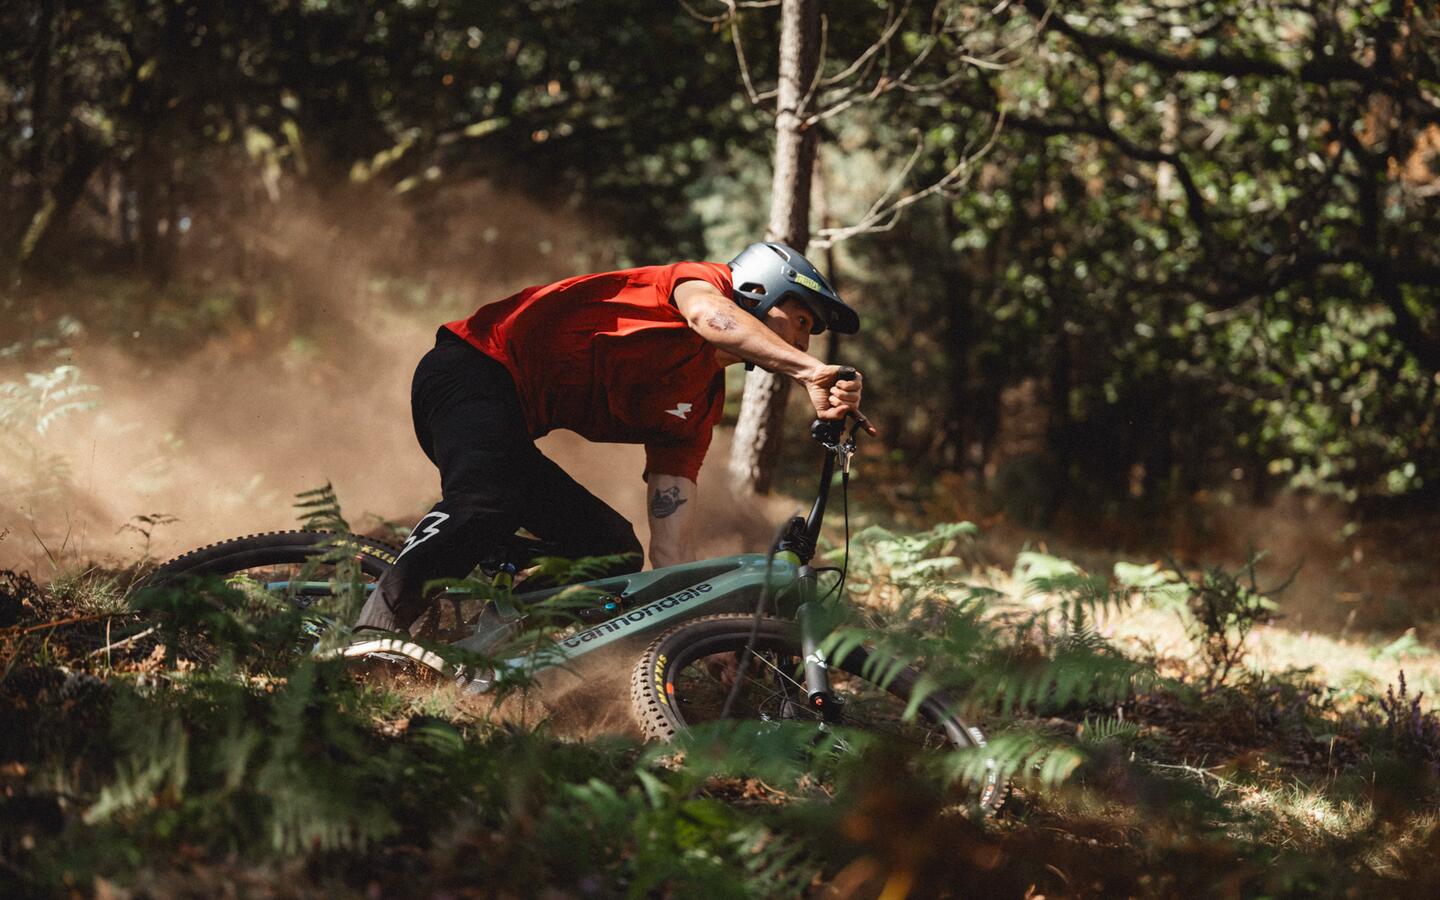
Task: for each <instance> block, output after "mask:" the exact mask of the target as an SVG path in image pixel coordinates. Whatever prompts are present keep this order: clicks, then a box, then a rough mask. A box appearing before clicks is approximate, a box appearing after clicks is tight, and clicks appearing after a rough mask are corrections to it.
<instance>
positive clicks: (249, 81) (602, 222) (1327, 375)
mask: <svg viewBox="0 0 1440 900" xmlns="http://www.w3.org/2000/svg"><path fill="white" fill-rule="evenodd" d="M824 13H825V29H824V38H823V42H824V62H823V63H822V66H821V77H820V78H819V79H818V80H817V84H816V90H817V91H829V92H830V93H829V94H827V99H828V101H829V102H828V104H827V105H826V107H825V109H826V112H825V114H824V115H823V116H816V117H815V118H816V121H814V122H813V123H811V127H813V128H815V129H818V130H819V133H820V151H819V152H820V161H819V166H818V175H817V178H816V185H815V187H816V190H815V198H816V199H815V204H814V206H815V210H814V216H813V217H812V218H813V219H814V223H813V224H814V231H815V233H816V235H817V243H816V244H812V255H815V256H818V257H819V258H820V259H821V260H822V261H823V262H824V263H825V264H827V265H828V267H829V268H831V269H832V270H833V272H834V275H835V280H836V281H837V283H838V284H839V286H840V287H841V289H842V291H843V292H845V293H846V294H847V296H849V297H851V298H852V299H853V302H854V303H855V305H856V306H857V307H858V308H859V309H860V311H861V314H862V318H863V320H864V323H865V327H864V330H863V332H862V335H861V336H859V337H858V338H855V339H849V340H846V341H845V342H844V344H843V345H841V346H838V347H832V348H831V349H832V350H833V351H834V352H835V353H836V354H838V356H840V357H843V358H844V359H846V360H848V361H852V362H855V363H856V364H858V365H860V366H861V367H862V368H864V369H865V370H866V372H867V377H868V384H869V386H870V389H871V390H870V395H871V397H873V400H872V401H871V404H870V406H871V410H872V415H874V416H875V417H876V418H877V421H878V422H879V423H880V425H881V426H882V428H883V429H884V433H885V444H884V451H885V455H884V459H885V460H886V461H888V462H889V463H892V464H893V467H892V468H889V469H885V470H883V471H885V472H886V473H887V474H886V477H885V478H883V479H877V480H888V481H890V482H891V484H890V485H888V487H887V489H888V490H889V492H890V498H889V499H890V500H891V502H892V504H894V505H897V506H898V508H899V509H900V510H901V511H902V512H903V511H905V510H910V511H911V512H913V513H915V515H920V514H921V512H922V511H924V510H926V509H927V508H929V507H930V506H933V505H934V504H935V503H939V504H941V505H944V504H946V503H950V504H952V505H955V504H958V505H960V506H961V507H962V511H963V512H964V513H965V514H968V515H972V516H973V515H979V514H984V515H989V516H991V517H992V518H998V519H1000V520H1004V521H1006V522H1011V523H1015V524H1018V525H1022V526H1028V527H1035V528H1041V529H1045V528H1056V527H1068V528H1069V529H1070V530H1072V531H1074V532H1078V533H1089V534H1098V535H1099V536H1100V538H1101V540H1103V541H1110V542H1112V543H1116V544H1122V545H1123V544H1141V545H1145V544H1147V543H1156V541H1155V539H1156V538H1157V536H1158V538H1159V541H1158V542H1159V543H1163V542H1165V541H1170V542H1172V543H1177V544H1180V545H1186V544H1187V543H1189V544H1198V543H1203V542H1204V540H1205V539H1206V538H1205V535H1206V533H1207V527H1210V526H1213V525H1214V523H1215V522H1216V521H1218V520H1217V519H1216V518H1215V516H1216V515H1218V514H1219V513H1217V511H1223V510H1225V509H1227V508H1231V507H1233V506H1234V505H1236V504H1240V505H1242V506H1243V505H1248V504H1266V503H1269V502H1271V501H1272V500H1274V499H1275V498H1276V497H1277V495H1279V494H1280V493H1292V494H1293V493H1295V492H1299V495H1300V496H1305V497H1312V498H1313V497H1324V498H1330V500H1331V501H1332V502H1331V504H1330V506H1329V507H1328V508H1329V509H1331V510H1338V512H1337V513H1335V516H1336V518H1335V519H1334V521H1333V526H1334V527H1333V528H1331V531H1332V532H1333V534H1332V535H1330V537H1332V538H1333V540H1332V541H1331V543H1332V544H1334V546H1333V547H1332V548H1331V549H1332V550H1333V552H1334V554H1335V555H1336V556H1338V557H1345V556H1346V554H1350V555H1352V556H1354V559H1355V561H1359V560H1360V559H1361V558H1362V556H1363V554H1356V553H1351V551H1352V550H1355V549H1356V548H1358V547H1359V545H1358V544H1354V541H1355V540H1358V537H1357V535H1359V534H1360V532H1358V531H1357V528H1358V527H1359V526H1358V524H1357V523H1362V522H1365V521H1374V520H1378V519H1391V520H1393V518H1394V517H1395V516H1401V517H1402V518H1401V519H1400V520H1399V521H1402V522H1403V521H1410V522H1414V521H1418V520H1417V519H1414V518H1409V519H1407V518H1404V517H1413V516H1415V515H1417V514H1421V513H1424V512H1426V511H1427V510H1429V509H1431V508H1433V506H1434V502H1435V500H1436V498H1437V497H1440V436H1437V433H1436V418H1437V410H1440V403H1437V391H1440V312H1437V304H1436V294H1437V290H1440V288H1437V285H1440V277H1437V276H1440V245H1437V241H1436V240H1435V238H1434V235H1435V234H1436V233H1437V221H1436V219H1437V209H1440V202H1437V199H1436V197H1437V193H1440V174H1437V173H1440V100H1437V87H1436V84H1437V82H1436V79H1437V58H1440V49H1437V48H1440V41H1437V40H1436V37H1437V22H1436V20H1435V18H1434V14H1433V10H1432V9H1431V7H1430V5H1429V4H1424V3H1413V2H1397V3H1361V2H1323V3H1319V2H1317V3H1307V4H1299V5H1297V4H1292V3H1269V2H1260V3H1253V4H1246V5H1245V6H1244V8H1243V9H1242V8H1235V7H1234V6H1233V5H1231V4H1221V3H1205V2H1200V3H1193V4H1187V5H1183V6H1175V7H1171V6H1165V5H1154V4H1144V3H1121V2H1117V3H1110V2H1107V3H1100V4H1085V5H1084V6H1083V8H1081V7H1071V6H1069V5H1066V4H1060V5H1056V6H1053V7H1052V6H1049V5H1047V4H1045V3H1043V2H1039V0H1033V2H1025V3H1019V2H1006V3H1001V4H999V5H997V6H986V5H979V4H969V3H892V4H876V3H862V2H836V3H827V4H825V6H824ZM776 33H777V29H776V25H775V16H774V14H773V10H771V9H769V8H768V6H767V5H766V4H763V3H762V4H739V5H738V6H737V5H734V4H732V5H729V6H727V5H725V4H709V5H708V6H707V5H704V4H701V5H695V6H689V5H683V4H682V5H676V6H672V5H670V4H644V5H638V6H637V5H636V4H630V3H618V2H591V3H583V4H580V3H565V2H528V3H513V4H503V5H496V4H489V3H445V4H439V3H376V2H305V3H296V2H262V3H184V2H153V3H142V4H110V3H104V4H71V3H64V2H59V0H55V2H45V0H40V2H30V3H24V4H15V5H11V6H9V7H7V9H6V10H5V11H4V12H3V13H0V34H3V38H0V40H3V42H4V43H3V45H0V137H3V142H0V258H3V261H4V266H5V271H6V273H7V274H6V280H5V284H4V289H3V294H0V303H3V322H4V324H3V328H4V329H5V332H6V334H5V335H4V340H3V342H0V343H3V353H4V356H5V360H4V362H5V364H6V366H7V370H8V371H10V372H11V373H12V375H11V376H8V377H12V378H13V379H14V380H12V381H11V382H10V383H9V385H8V386H7V391H8V393H7V395H6V400H5V403H6V404H7V405H6V407H5V410H6V411H5V422H6V426H7V428H8V429H9V430H10V434H9V435H8V436H7V437H8V438H9V440H8V446H7V452H8V453H10V454H11V458H10V459H7V468H8V469H9V474H7V476H6V479H7V484H6V489H7V492H8V493H9V494H10V495H11V502H10V503H8V504H7V505H8V506H12V507H21V508H24V507H25V504H26V503H27V502H28V503H29V504H30V506H29V508H31V509H33V508H35V507H36V506H39V505H43V500H41V498H43V497H46V496H49V497H54V496H56V495H55V493H54V490H55V489H56V488H57V484H56V483H55V481H56V478H55V476H54V474H53V473H54V472H56V471H61V472H62V474H63V469H62V470H57V469H56V468H55V466H54V464H55V463H58V462H62V461H61V460H57V459H55V458H54V457H53V456H51V455H47V454H46V452H45V449H44V445H45V433H46V431H47V429H48V428H51V427H59V426H58V423H59V422H60V421H61V420H62V419H64V418H66V417H67V416H71V415H78V414H89V413H90V412H91V411H93V409H101V410H103V409H104V404H105V402H106V401H105V399H104V396H103V392H102V393H101V394H95V393H93V392H91V391H89V390H88V388H89V386H90V384H89V381H88V380H87V378H86V368H85V365H84V364H83V360H79V362H80V363H81V364H80V365H78V366H76V365H73V364H74V363H76V362H77V358H76V357H75V355H74V350H75V348H76V347H81V346H83V347H88V348H92V353H93V352H94V351H95V348H102V347H103V348H108V349H109V350H111V351H114V353H117V354H120V355H123V356H125V357H127V358H129V359H138V360H141V361H143V367H142V368H139V369H135V370H134V371H135V372H136V373H137V374H136V377H137V379H155V381H156V383H160V384H164V383H166V382H165V373H166V372H171V373H174V372H183V371H184V368H183V367H184V366H186V365H187V363H193V362H196V361H199V360H209V361H210V362H211V363H214V360H215V358H216V355H217V353H219V354H221V355H224V354H230V355H232V356H233V355H239V356H242V357H243V356H244V355H245V354H246V353H251V354H253V353H255V352H258V350H257V349H256V348H260V349H266V348H268V349H277V348H278V349H281V350H286V351H287V352H288V351H294V350H295V349H296V348H297V347H298V348H300V349H302V350H306V351H307V352H309V353H311V354H312V356H318V357H320V358H327V357H343V356H346V355H354V354H356V353H358V352H359V348H362V347H369V346H370V345H366V344H363V343H361V336H362V335H365V333H366V332H367V331H371V328H370V326H371V325H373V323H375V322H380V321H393V320H392V319H384V318H383V317H384V315H386V314H390V313H398V314H401V315H403V316H406V317H408V319H409V320H410V321H414V322H421V323H424V325H425V327H429V326H430V325H432V324H434V323H436V322H438V321H443V320H444V318H446V317H449V316H451V315H459V314H462V313H464V312H466V311H468V310H469V309H470V308H473V306H474V305H476V304H478V303H479V302H484V301H485V300H488V299H493V298H494V297H498V296H501V295H503V294H504V293H507V292H508V291H509V290H512V289H514V288H515V287H518V286H520V285H522V284H526V283H533V282H537V281H542V280H546V279H549V278H553V277H560V276H563V275H566V274H571V273H574V272H577V271H584V270H598V269H602V268H607V267H619V266H626V265H636V264H648V263H658V262H664V261H667V260H673V259H676V258H712V259H726V258H728V257H729V255H730V254H732V253H734V252H735V251H736V250H738V248H740V247H741V246H743V245H744V244H745V243H746V242H748V241H750V240H752V239H754V238H756V237H758V236H759V235H760V234H761V233H762V232H763V224H764V222H765V216H766V206H767V203H766V196H767V185H768V182H769V159H770V146H771V142H772V140H773V133H772V132H773V116H774V110H773V108H771V106H772V105H773V97H771V96H768V95H767V94H766V86H767V85H769V84H771V83H773V76H774V67H775V60H776V57H777V48H776V46H775V42H776V39H777V38H776ZM737 49H738V50H739V53H737ZM742 63H743V65H742ZM897 201H899V208H896V206H895V204H896V202H897ZM877 210H879V211H880V213H881V214H880V215H876V214H875V213H876V211H877ZM857 224H859V225H862V226H868V227H851V226H855V225H857ZM841 238H844V239H843V240H841ZM368 336H369V337H370V338H371V339H372V340H373V339H374V338H375V337H376V335H375V334H373V333H370V334H369V335H368ZM217 348H225V349H223V350H221V349H217ZM236 348H240V349H236ZM317 348H318V349H317ZM367 352H372V355H377V354H375V353H374V352H373V351H367ZM378 355H383V350H382V351H381V353H380V354H378ZM402 355H403V354H402ZM408 364H409V360H408V358H407V359H401V360H398V361H397V362H396V363H395V365H394V371H393V372H391V371H388V370H387V371H385V372H384V377H387V378H389V379H391V380H397V379H398V380H403V378H404V377H405V376H404V374H403V370H404V369H405V368H407V367H408ZM372 370H373V369H372ZM21 373H29V374H28V375H22V374H21ZM375 377H376V379H379V378H380V377H381V375H380V374H379V373H378V371H377V375H376V376H375ZM177 380H181V379H177ZM236 380H237V381H243V376H237V379H236ZM170 384H172V386H173V384H174V381H172V382H170ZM354 389H355V390H364V389H365V388H363V387H356V388H354ZM298 427H303V426H301V425H299V424H297V423H293V422H292V423H287V424H286V425H285V428H284V430H286V431H294V430H295V429H296V428H298ZM364 427H366V428H368V429H371V430H372V431H376V430H378V429H376V428H375V423H365V425H364ZM392 430H397V431H401V432H403V431H404V428H403V427H397V428H396V429H392ZM166 437H167V435H158V436H157V435H148V436H146V439H147V440H151V441H154V440H156V439H159V440H161V441H162V442H163V440H164V439H165V438H166ZM168 437H169V438H170V439H171V440H172V443H173V444H174V447H175V448H181V449H177V450H176V452H183V441H181V440H180V439H179V438H177V436H176V435H173V434H172V435H168ZM181 437H183V435H182V436H181ZM401 438H402V441H401V442H399V443H396V444H395V445H394V448H395V450H396V451H397V452H399V451H400V450H401V448H403V446H404V443H403V438H404V435H401ZM389 449H390V448H389V445H387V451H388V450H389ZM42 461H43V462H44V463H45V465H41V462H42ZM72 462H73V461H72ZM39 469H44V472H45V473H48V474H44V475H43V476H42V475H41V474H40V472H39V471H38V470H39ZM46 492H49V493H46ZM26 497H28V498H29V499H28V500H26V499H25V498H26ZM17 498H19V499H17ZM418 502H422V501H417V503H418ZM1288 508H1289V509H1290V510H1292V511H1293V513H1287V514H1286V517H1287V518H1293V517H1294V516H1304V515H1306V513H1304V512H1300V510H1301V509H1302V508H1303V509H1309V510H1311V511H1312V512H1313V510H1314V507H1313V505H1312V506H1310V507H1302V506H1300V505H1292V506H1290V507H1288ZM154 511H155V510H142V509H135V510H131V511H130V512H131V513H142V512H154ZM388 512H390V513H391V514H394V513H395V511H394V510H390V511H388ZM1325 521H1326V525H1327V527H1329V526H1330V525H1331V524H1332V521H1331V519H1330V518H1326V520H1325ZM1347 522H1348V523H1350V524H1348V525H1347V524H1346V523H1347ZM1207 523H1209V524H1208V526H1207ZM1097 529H1098V531H1097ZM1210 530H1211V531H1213V530H1214V529H1213V527H1210ZM1400 533H1403V534H1404V535H1405V540H1408V541H1413V540H1419V539H1420V538H1419V537H1417V536H1415V535H1413V534H1411V529H1409V528H1403V527H1402V528H1401V532H1400ZM1346 541H1351V543H1352V544H1354V546H1353V547H1352V546H1351V545H1347V544H1346ZM1388 542H1389V541H1380V543H1388ZM1406 546H1407V547H1408V546H1410V545H1409V544H1407V545H1406Z"/></svg>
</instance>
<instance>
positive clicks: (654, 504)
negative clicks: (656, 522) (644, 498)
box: [650, 487, 687, 519]
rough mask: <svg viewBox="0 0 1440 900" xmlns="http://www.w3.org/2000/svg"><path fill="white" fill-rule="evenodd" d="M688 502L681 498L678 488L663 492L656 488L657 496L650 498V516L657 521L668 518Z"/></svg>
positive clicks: (667, 489)
mask: <svg viewBox="0 0 1440 900" xmlns="http://www.w3.org/2000/svg"><path fill="white" fill-rule="evenodd" d="M686 502H687V501H686V500H685V498H684V497H681V496H680V489H679V488H678V487H672V488H666V489H665V490H663V491H662V490H660V489H659V488H656V489H655V494H654V495H653V496H652V497H651V498H650V515H652V516H654V517H655V518H657V519H664V518H667V517H668V516H671V515H673V514H674V513H675V510H677V509H679V508H680V507H681V505H682V504H684V503H686Z"/></svg>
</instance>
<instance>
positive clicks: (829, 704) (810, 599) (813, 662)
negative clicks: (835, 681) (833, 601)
mask: <svg viewBox="0 0 1440 900" xmlns="http://www.w3.org/2000/svg"><path fill="white" fill-rule="evenodd" d="M817 581H818V576H817V575H816V574H815V569H814V567H813V566H811V565H809V564H808V563H807V564H805V565H803V566H801V567H800V573H799V577H798V579H797V582H798V583H797V587H798V589H799V592H800V607H799V609H797V610H796V611H795V617H796V619H798V620H799V622H800V652H802V653H803V654H805V703H806V705H807V706H809V707H810V708H811V709H812V710H814V711H815V712H818V713H819V714H820V717H821V718H822V719H824V720H825V721H826V722H837V721H839V720H840V717H841V713H842V709H841V707H842V706H843V705H844V701H842V700H841V699H840V698H839V697H837V696H836V695H835V692H834V691H832V690H831V689H830V663H829V661H828V660H826V659H825V654H824V653H823V652H821V650H820V643H821V642H822V641H823V640H824V639H825V637H826V634H827V632H825V631H823V630H822V627H823V623H824V622H825V619H826V617H825V616H823V615H821V610H820V607H819V601H817V600H816V599H815V595H816V590H815V587H816V583H817Z"/></svg>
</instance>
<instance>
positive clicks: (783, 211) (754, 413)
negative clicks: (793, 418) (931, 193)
mask: <svg viewBox="0 0 1440 900" xmlns="http://www.w3.org/2000/svg"><path fill="white" fill-rule="evenodd" d="M819 38H820V6H819V3H818V0H784V2H783V3H782V5H781V8H780V83H779V85H778V89H779V90H778V94H777V96H776V106H777V114H776V117H775V175H774V181H773V182H772V183H771V192H770V226H769V228H768V229H767V234H766V237H767V238H768V239H769V240H772V241H781V242H783V243H786V244H789V245H790V246H792V247H794V248H795V249H796V250H799V251H800V252H802V253H803V252H804V251H805V245H806V244H808V243H809V242H810V179H811V175H812V173H813V171H814V168H815V137H816V136H815V130H814V129H811V128H805V127H804V121H805V118H806V116H807V115H809V112H810V110H809V104H810V98H808V97H807V96H806V93H807V92H808V91H809V89H810V86H811V84H812V83H813V82H814V79H815V67H816V66H817V65H818V64H819V59H820V43H819ZM789 388H790V381H789V379H788V378H786V377H784V376H776V375H772V374H771V373H769V372H765V371H762V370H760V369H754V370H752V371H751V372H750V374H749V376H748V377H747V378H746V379H745V396H744V399H743V400H742V401H741V404H740V418H739V420H738V421H737V422H736V423H735V439H734V441H733V443H732V445H731V449H730V478H731V482H732V483H733V484H734V486H735V487H736V489H738V490H740V491H742V492H753V493H757V494H764V493H768V492H769V490H770V480H771V478H772V476H773V475H774V472H775V459H776V457H777V455H778V454H779V450H780V440H781V438H782V436H783V430H784V424H785V398H786V396H787V395H788V393H789Z"/></svg>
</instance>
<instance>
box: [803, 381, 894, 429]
mask: <svg viewBox="0 0 1440 900" xmlns="http://www.w3.org/2000/svg"><path fill="white" fill-rule="evenodd" d="M840 369H841V367H840V366H827V365H818V366H816V367H815V368H814V369H813V370H811V372H810V373H809V375H807V376H806V377H805V379H804V384H805V392H806V393H807V394H809V395H810V403H811V404H812V405H813V406H814V407H815V415H816V416H817V417H818V418H821V419H827V420H830V421H838V420H840V419H843V418H845V416H846V415H854V416H855V418H856V419H857V420H859V422H860V424H861V425H862V426H863V427H864V428H865V430H866V431H868V432H869V433H870V434H872V435H873V434H876V433H877V432H876V431H875V427H874V426H873V425H871V424H870V421H869V420H868V419H866V418H865V417H864V415H862V414H861V412H860V393H861V389H862V387H863V382H864V377H863V376H861V374H860V373H859V372H858V371H856V372H855V374H854V376H850V377H847V379H846V380H845V381H840V380H839V375H840Z"/></svg>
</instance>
